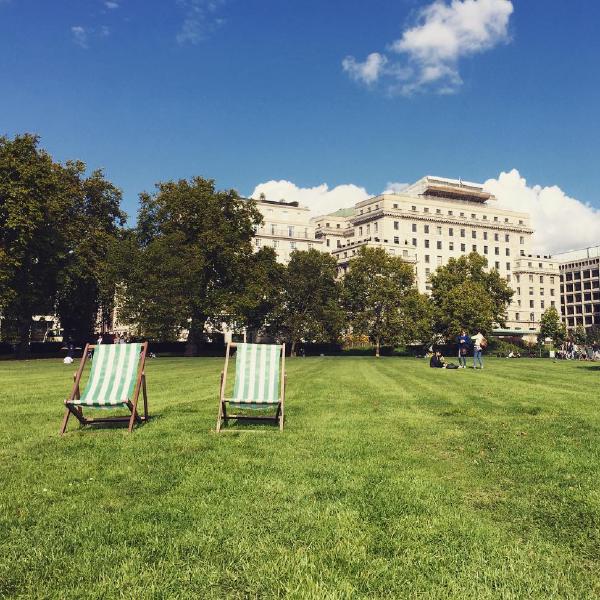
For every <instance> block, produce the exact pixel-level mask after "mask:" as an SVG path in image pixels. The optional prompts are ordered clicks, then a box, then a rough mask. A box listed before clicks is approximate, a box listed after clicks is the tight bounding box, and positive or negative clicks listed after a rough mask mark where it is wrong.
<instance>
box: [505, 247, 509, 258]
mask: <svg viewBox="0 0 600 600" xmlns="http://www.w3.org/2000/svg"><path fill="white" fill-rule="evenodd" d="M505 254H506V256H510V248H506V250H505Z"/></svg>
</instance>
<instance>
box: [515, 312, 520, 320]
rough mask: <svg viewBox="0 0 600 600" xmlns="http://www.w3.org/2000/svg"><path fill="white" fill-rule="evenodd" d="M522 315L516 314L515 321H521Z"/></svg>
mask: <svg viewBox="0 0 600 600" xmlns="http://www.w3.org/2000/svg"><path fill="white" fill-rule="evenodd" d="M520 320H521V315H520V314H519V313H515V321H520Z"/></svg>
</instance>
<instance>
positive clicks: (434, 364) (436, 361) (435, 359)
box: [429, 350, 446, 369]
mask: <svg viewBox="0 0 600 600" xmlns="http://www.w3.org/2000/svg"><path fill="white" fill-rule="evenodd" d="M429 366H430V367H431V368H432V369H445V368H446V360H445V359H444V356H443V354H442V353H441V352H440V351H439V350H436V351H435V352H434V353H433V354H432V355H431V358H430V359H429Z"/></svg>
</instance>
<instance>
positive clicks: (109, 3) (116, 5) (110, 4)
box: [104, 0, 119, 10]
mask: <svg viewBox="0 0 600 600" xmlns="http://www.w3.org/2000/svg"><path fill="white" fill-rule="evenodd" d="M104 6H106V8H108V9H110V10H114V9H115V8H119V3H118V2H114V1H111V0H107V1H106V2H105V3H104Z"/></svg>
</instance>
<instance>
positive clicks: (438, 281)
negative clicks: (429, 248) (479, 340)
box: [430, 252, 514, 339]
mask: <svg viewBox="0 0 600 600" xmlns="http://www.w3.org/2000/svg"><path fill="white" fill-rule="evenodd" d="M430 281H431V301H432V302H433V306H434V320H435V330H436V333H438V334H440V335H442V336H443V337H445V338H446V339H451V338H453V337H456V336H457V335H458V334H459V333H460V331H461V330H462V329H466V330H467V331H481V332H482V333H489V332H490V331H491V330H492V328H493V327H494V325H498V326H499V327H504V326H505V324H506V309H507V307H508V305H509V303H510V300H511V298H512V296H513V293H514V292H513V291H512V290H511V289H510V287H509V286H508V284H507V283H506V281H505V280H504V279H502V277H501V276H500V273H498V271H497V269H491V270H490V271H488V270H487V260H486V259H485V258H484V257H483V256H480V255H479V254H477V253H476V252H472V253H471V254H469V255H468V256H461V257H459V258H451V259H450V260H449V261H448V264H446V265H445V266H443V267H439V268H438V269H437V271H436V272H435V273H434V274H433V275H432V276H431V278H430Z"/></svg>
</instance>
